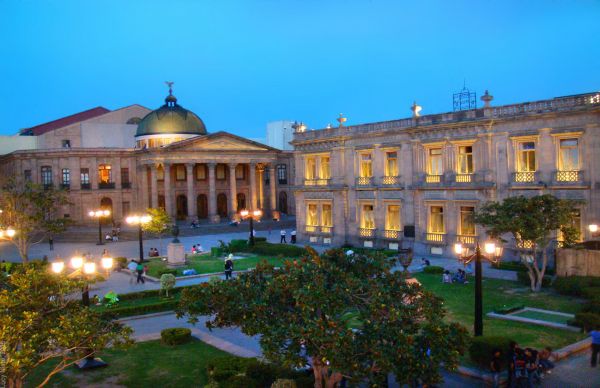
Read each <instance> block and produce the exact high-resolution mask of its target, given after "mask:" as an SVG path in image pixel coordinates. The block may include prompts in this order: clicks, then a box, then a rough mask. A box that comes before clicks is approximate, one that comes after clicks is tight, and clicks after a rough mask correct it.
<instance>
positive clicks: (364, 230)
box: [358, 228, 376, 238]
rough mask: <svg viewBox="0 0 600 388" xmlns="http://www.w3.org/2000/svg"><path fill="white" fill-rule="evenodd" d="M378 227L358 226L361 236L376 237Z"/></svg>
mask: <svg viewBox="0 0 600 388" xmlns="http://www.w3.org/2000/svg"><path fill="white" fill-rule="evenodd" d="M375 231H376V229H368V228H358V235H359V236H360V237H366V238H371V237H375Z"/></svg>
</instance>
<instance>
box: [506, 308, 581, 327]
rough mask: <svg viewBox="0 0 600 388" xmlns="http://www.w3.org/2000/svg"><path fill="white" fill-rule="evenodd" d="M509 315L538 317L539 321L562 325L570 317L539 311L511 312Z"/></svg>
mask: <svg viewBox="0 0 600 388" xmlns="http://www.w3.org/2000/svg"><path fill="white" fill-rule="evenodd" d="M511 315H514V316H516V317H523V318H530V319H539V320H540V321H547V322H554V323H562V324H564V325H566V324H567V321H568V320H569V319H570V318H567V317H563V316H562V315H555V314H548V313H542V312H539V311H522V312H520V313H515V314H511Z"/></svg>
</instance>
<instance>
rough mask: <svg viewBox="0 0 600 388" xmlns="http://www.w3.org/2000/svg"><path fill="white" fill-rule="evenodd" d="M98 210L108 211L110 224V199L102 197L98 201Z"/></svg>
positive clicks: (111, 204)
mask: <svg viewBox="0 0 600 388" xmlns="http://www.w3.org/2000/svg"><path fill="white" fill-rule="evenodd" d="M100 209H102V210H108V211H110V216H109V220H110V222H112V221H113V220H114V214H113V203H112V199H110V198H108V197H103V198H102V199H100Z"/></svg>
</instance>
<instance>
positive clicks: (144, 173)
mask: <svg viewBox="0 0 600 388" xmlns="http://www.w3.org/2000/svg"><path fill="white" fill-rule="evenodd" d="M140 175H141V177H140V181H141V184H140V191H141V193H140V194H141V199H142V205H141V206H142V208H141V209H139V210H146V209H147V208H149V207H150V204H149V203H148V170H147V169H146V165H145V164H142V165H141V166H140Z"/></svg>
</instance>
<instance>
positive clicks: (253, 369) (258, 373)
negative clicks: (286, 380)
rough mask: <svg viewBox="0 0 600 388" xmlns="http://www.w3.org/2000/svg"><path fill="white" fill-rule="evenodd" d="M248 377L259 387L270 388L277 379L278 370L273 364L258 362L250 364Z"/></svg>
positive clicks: (247, 370)
mask: <svg viewBox="0 0 600 388" xmlns="http://www.w3.org/2000/svg"><path fill="white" fill-rule="evenodd" d="M246 376H248V377H250V378H251V379H252V380H254V381H255V382H256V383H257V384H258V386H259V387H270V386H271V384H273V382H274V381H275V379H276V378H277V368H276V367H275V366H274V365H272V364H267V363H264V362H258V361H257V362H255V363H251V364H248V366H247V367H246Z"/></svg>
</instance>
